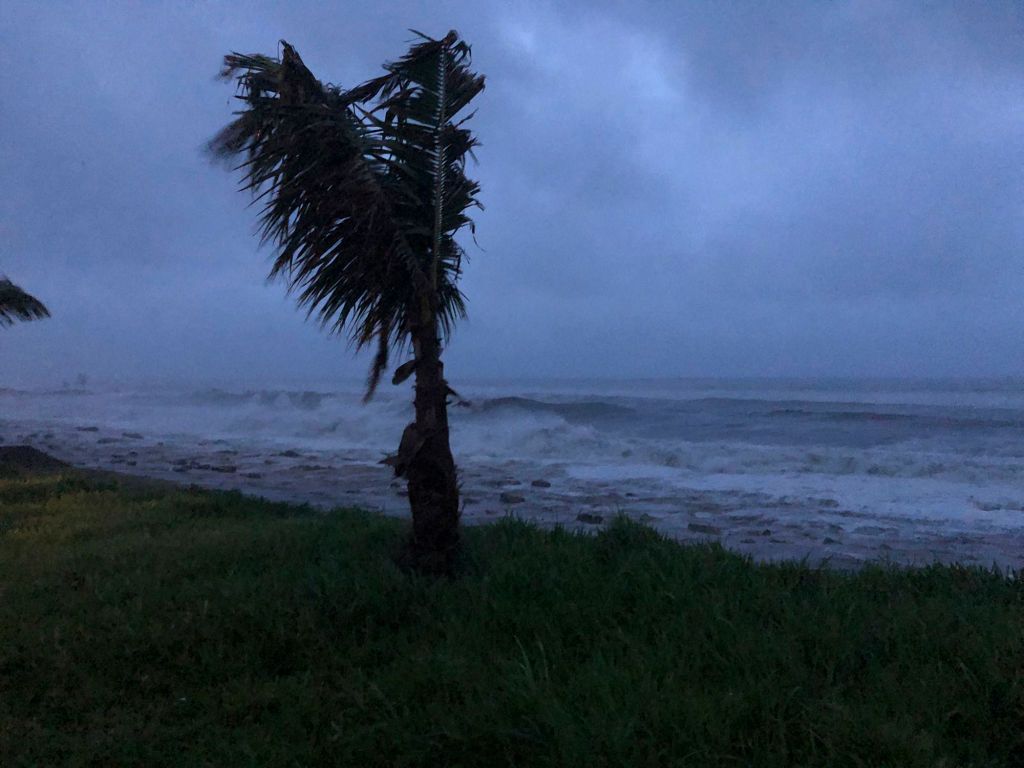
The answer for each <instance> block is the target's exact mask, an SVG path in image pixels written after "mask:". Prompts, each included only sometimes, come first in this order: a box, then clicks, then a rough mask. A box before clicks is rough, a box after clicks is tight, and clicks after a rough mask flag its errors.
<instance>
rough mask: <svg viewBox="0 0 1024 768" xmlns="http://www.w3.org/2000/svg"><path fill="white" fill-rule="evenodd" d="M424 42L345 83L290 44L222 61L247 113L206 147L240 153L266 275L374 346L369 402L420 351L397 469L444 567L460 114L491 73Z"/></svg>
mask: <svg viewBox="0 0 1024 768" xmlns="http://www.w3.org/2000/svg"><path fill="white" fill-rule="evenodd" d="M416 34H417V36H418V38H419V40H418V42H417V43H416V44H414V45H413V46H412V47H411V48H410V50H409V51H408V53H407V54H406V55H405V56H403V57H402V58H401V59H399V60H398V61H395V62H392V63H389V64H386V65H385V66H384V69H385V73H384V74H383V75H381V76H380V77H377V78H374V79H372V80H369V81H367V82H365V83H363V84H362V85H359V86H356V87H354V88H351V89H348V90H346V89H344V88H341V87H339V86H335V85H330V84H325V83H322V82H321V81H319V80H317V78H316V77H314V76H313V74H312V73H311V72H310V71H309V69H307V68H306V66H305V65H304V64H303V63H302V59H301V58H300V57H299V55H298V53H297V52H296V51H295V49H294V48H292V47H291V46H290V45H289V44H288V43H286V42H284V41H282V42H281V51H282V52H281V57H280V58H279V59H275V58H270V57H267V56H262V55H258V54H250V55H243V54H238V53H232V54H230V55H228V56H226V57H225V59H224V69H223V71H222V73H221V74H222V76H223V77H224V78H225V79H229V80H230V79H234V80H236V81H237V84H238V93H237V96H238V98H239V99H240V100H241V101H242V104H243V106H244V108H243V109H242V110H241V111H240V112H237V113H236V118H235V119H234V121H233V122H231V123H230V124H229V125H228V126H227V127H226V128H224V130H222V131H221V132H220V133H219V134H218V135H217V136H216V137H215V138H214V140H213V141H212V142H211V144H210V148H211V150H212V151H213V153H214V154H215V155H218V156H221V157H226V158H227V157H240V158H241V159H242V162H241V164H240V165H239V166H237V168H238V169H239V170H241V172H242V174H243V188H244V189H247V190H249V191H251V192H252V193H253V194H254V196H255V198H256V200H258V201H259V202H260V203H261V205H262V209H261V213H260V224H261V227H260V234H261V238H262V241H263V242H264V243H269V244H272V245H273V246H274V248H275V260H274V263H273V266H272V268H271V272H270V275H271V277H280V278H283V279H284V280H285V281H286V282H287V284H288V287H289V289H290V290H291V291H293V292H295V294H296V295H297V298H298V301H299V304H300V305H301V306H303V307H304V308H305V309H306V310H307V312H308V314H309V316H315V317H317V318H318V319H319V321H320V322H321V324H322V325H323V326H325V327H327V328H328V329H330V330H331V331H333V332H337V333H347V334H348V336H349V338H350V339H351V341H353V342H354V343H355V345H356V346H357V347H359V348H361V347H364V346H367V345H371V344H374V345H376V354H375V356H374V359H373V364H372V366H371V369H370V375H369V380H368V383H367V391H366V397H367V398H369V397H371V396H372V394H373V392H374V390H375V388H376V386H377V384H378V382H379V380H380V376H381V373H382V372H383V371H384V369H385V368H386V367H387V366H388V362H389V358H390V356H391V354H392V353H393V352H394V351H395V350H401V349H406V348H411V349H412V351H413V355H414V357H413V359H412V360H410V361H408V362H406V363H404V364H403V365H401V366H400V367H399V368H398V370H397V371H396V372H395V374H394V377H393V379H392V380H393V382H394V383H399V382H401V381H403V380H404V379H406V378H408V377H409V376H410V375H412V374H413V373H415V375H416V389H415V391H416V395H415V401H414V405H415V410H416V420H415V422H413V423H412V424H410V425H409V426H408V427H407V428H406V430H405V433H404V434H403V436H402V441H401V445H400V447H399V451H398V454H397V455H396V456H394V457H390V458H389V459H388V460H387V463H389V464H391V465H392V466H393V467H394V468H395V471H396V474H398V475H405V476H406V477H407V478H408V481H409V501H410V505H411V506H412V511H413V541H412V547H411V551H412V553H413V554H414V555H415V556H416V559H417V564H418V565H420V567H425V568H428V569H431V570H449V569H450V567H451V564H452V557H453V556H454V552H455V549H456V547H457V544H458V517H459V511H458V488H457V484H456V480H455V465H454V462H453V460H452V456H451V449H450V447H449V440H448V416H447V395H448V392H449V391H450V390H449V388H448V385H447V383H446V382H445V380H444V376H443V366H442V364H441V359H440V355H441V343H442V340H444V341H446V340H447V339H448V338H449V337H450V334H451V331H452V327H453V325H454V324H455V322H456V320H458V319H459V318H461V317H464V316H465V311H466V310H465V302H464V299H463V296H462V293H461V292H460V291H459V288H458V286H457V283H458V279H459V276H460V275H461V271H462V260H463V258H464V255H465V254H464V252H463V250H462V248H461V246H460V245H459V244H458V243H457V242H456V240H455V235H456V233H458V232H459V230H461V229H462V228H463V227H466V226H469V227H470V228H472V221H471V219H470V218H469V215H468V211H469V210H470V209H471V208H472V207H473V206H478V205H479V203H478V201H477V193H478V191H479V185H478V184H477V183H476V182H475V181H473V180H471V179H469V178H468V177H467V176H466V158H467V156H470V155H471V153H472V149H473V147H474V146H475V145H476V141H475V139H474V138H473V136H472V134H471V133H470V132H469V130H468V129H466V127H465V123H466V120H467V119H468V118H467V117H463V118H462V119H461V120H459V121H456V120H457V117H458V116H459V115H460V114H461V113H462V112H463V110H464V109H465V107H466V106H467V105H468V104H469V103H470V101H472V99H473V98H474V97H475V96H476V95H477V94H478V93H479V92H480V91H481V90H482V89H483V87H484V79H483V77H481V76H479V75H477V74H475V73H473V72H472V71H471V70H470V69H469V65H470V48H469V46H468V45H467V44H466V43H464V42H462V41H461V40H460V39H459V37H458V34H457V33H455V32H454V31H452V32H449V33H448V35H447V36H445V37H444V38H443V39H441V40H434V39H431V38H429V37H427V36H425V35H422V34H420V33H416ZM427 561H430V562H429V563H428V562H427ZM425 563H426V564H425Z"/></svg>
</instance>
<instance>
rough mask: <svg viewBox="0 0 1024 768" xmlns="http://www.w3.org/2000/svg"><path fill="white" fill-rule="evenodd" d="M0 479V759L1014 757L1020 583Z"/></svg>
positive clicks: (635, 532) (114, 762)
mask: <svg viewBox="0 0 1024 768" xmlns="http://www.w3.org/2000/svg"><path fill="white" fill-rule="evenodd" d="M403 531H404V527H403V524H402V523H401V522H399V521H395V520H389V519H382V518H380V517H377V516H373V515H370V514H366V513H361V512H358V511H349V510H339V511H336V512H332V513H330V514H326V515H324V514H319V513H316V512H314V511H312V510H310V509H308V508H304V507H299V506H289V505H284V504H274V503H267V502H263V501H259V500H253V499H250V498H245V497H243V496H240V495H237V494H230V493H211V492H201V491H189V490H173V489H167V488H160V487H146V486H144V485H136V486H122V485H121V484H119V483H118V482H116V481H110V480H96V479H89V478H86V477H83V476H78V475H74V474H67V473H65V474H58V475H49V476H45V475H18V474H17V473H12V472H11V471H8V472H7V477H6V479H3V478H0V765H2V766H4V768H8V767H10V766H63V765H94V766H126V765H139V766H160V765H173V766H322V765H339V766H377V765H381V766H415V765H431V766H588V767H590V766H668V765H693V766H718V765H723V766H725V765H729V766H734V765H755V766H796V765H807V766H831V765H843V766H861V765H870V766H882V765H887V766H929V767H932V766H959V765H965V766H966V765H979V766H981V765H990V766H1003V765H1024V581H1022V580H1021V579H1013V578H1008V577H1007V576H1005V575H1000V574H996V573H991V572H985V571H981V570H970V569H961V568H941V567H935V568H929V569H925V570H912V571H898V570H893V569H883V568H874V569H869V570H866V571H864V572H861V573H859V574H856V575H849V574H846V575H844V574H839V573H831V572H822V571H817V570H811V569H808V568H805V567H802V566H800V565H796V564H792V565H783V566H761V565H754V564H752V563H750V562H748V561H746V560H744V559H742V558H740V557H737V556H734V555H731V554H729V553H726V552H724V551H722V550H721V549H718V548H715V547H704V546H680V545H678V544H676V543H673V542H669V541H666V540H664V539H661V538H659V537H658V536H657V535H655V534H654V533H652V532H651V531H649V530H647V529H645V528H642V527H639V526H637V525H634V524H629V523H626V522H618V523H616V524H614V525H613V526H612V527H611V528H610V529H609V530H607V531H604V532H602V533H600V534H599V535H597V536H590V537H587V536H579V535H574V534H570V533H566V532H560V531H554V532H544V531H540V530H537V529H535V528H532V527H530V526H527V525H525V524H520V523H515V522H503V523H500V524H497V525H493V526H488V527H482V528H475V529H472V530H468V531H467V532H466V544H467V546H466V553H465V562H464V564H463V574H462V576H461V577H460V578H459V579H457V580H454V581H431V580H427V579H424V578H419V577H416V576H413V575H410V574H408V573H405V572H403V571H402V570H400V569H399V568H397V567H396V566H395V565H394V564H393V559H392V555H393V553H394V552H395V551H396V550H397V549H398V548H399V546H400V543H401V540H402V536H403Z"/></svg>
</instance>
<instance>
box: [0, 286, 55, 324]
mask: <svg viewBox="0 0 1024 768" xmlns="http://www.w3.org/2000/svg"><path fill="white" fill-rule="evenodd" d="M49 316H50V311H49V310H48V309H47V308H46V307H45V306H43V303H42V302H41V301H39V299H37V298H35V297H34V296H32V295H31V294H28V293H25V291H23V290H22V289H21V288H19V287H18V286H17V285H15V284H14V283H12V282H11V281H10V280H8V279H7V278H6V277H2V276H0V326H5V325H7V326H9V325H14V322H15V321H16V320H41V319H43V318H44V317H49Z"/></svg>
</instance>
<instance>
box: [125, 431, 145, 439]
mask: <svg viewBox="0 0 1024 768" xmlns="http://www.w3.org/2000/svg"><path fill="white" fill-rule="evenodd" d="M121 435H122V437H127V438H128V439H129V440H142V435H140V434H139V433H138V432H122V433H121Z"/></svg>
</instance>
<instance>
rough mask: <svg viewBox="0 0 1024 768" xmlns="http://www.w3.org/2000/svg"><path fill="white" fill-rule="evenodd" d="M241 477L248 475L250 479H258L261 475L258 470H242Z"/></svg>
mask: <svg viewBox="0 0 1024 768" xmlns="http://www.w3.org/2000/svg"><path fill="white" fill-rule="evenodd" d="M242 477H248V478H249V479H250V480H259V479H260V478H261V477H263V475H261V474H260V473H259V472H243V473H242Z"/></svg>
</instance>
